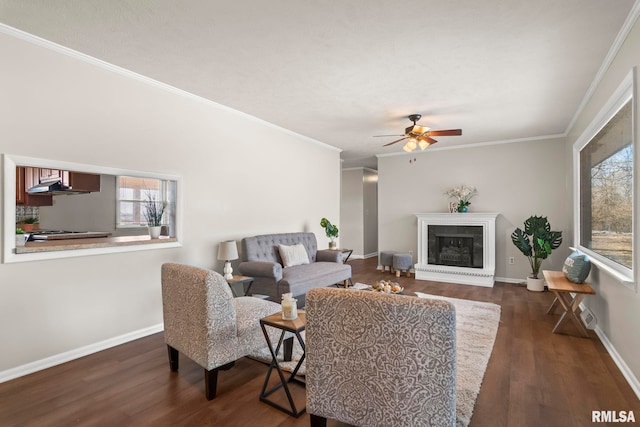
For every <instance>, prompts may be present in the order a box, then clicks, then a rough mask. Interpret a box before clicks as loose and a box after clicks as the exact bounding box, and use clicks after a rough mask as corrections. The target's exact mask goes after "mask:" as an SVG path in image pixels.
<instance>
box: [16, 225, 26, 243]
mask: <svg viewBox="0 0 640 427" xmlns="http://www.w3.org/2000/svg"><path fill="white" fill-rule="evenodd" d="M26 237H27V236H26V235H25V234H24V229H22V228H20V227H16V247H18V246H24V243H25V241H26Z"/></svg>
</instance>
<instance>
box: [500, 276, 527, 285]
mask: <svg viewBox="0 0 640 427" xmlns="http://www.w3.org/2000/svg"><path fill="white" fill-rule="evenodd" d="M495 281H496V282H505V283H515V284H517V285H522V284H523V283H524V284H525V285H526V280H525V279H512V278H511V277H496V278H495Z"/></svg>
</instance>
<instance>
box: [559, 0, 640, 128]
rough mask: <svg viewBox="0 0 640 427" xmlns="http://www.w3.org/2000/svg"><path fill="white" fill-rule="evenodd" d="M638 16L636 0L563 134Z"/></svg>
mask: <svg viewBox="0 0 640 427" xmlns="http://www.w3.org/2000/svg"><path fill="white" fill-rule="evenodd" d="M639 16H640V0H636V2H635V3H634V4H633V7H632V8H631V11H630V12H629V15H627V19H626V20H625V21H624V24H622V28H620V31H619V32H618V35H617V36H616V38H615V40H614V41H613V44H612V45H611V48H610V49H609V52H608V53H607V56H605V57H604V60H603V61H602V64H601V65H600V68H599V69H598V72H597V73H596V75H595V77H594V78H593V81H592V82H591V86H589V89H587V92H586V93H585V94H584V97H583V98H582V102H580V105H579V106H578V109H577V110H576V112H575V113H574V114H573V117H572V118H571V121H570V122H569V125H568V126H567V129H566V130H565V131H564V136H567V135H569V132H571V131H572V130H573V127H574V126H575V124H576V121H577V120H578V117H580V114H582V111H583V110H584V108H585V107H586V106H587V104H588V103H589V101H590V100H591V97H592V96H593V94H594V93H595V91H596V89H597V88H598V85H600V82H601V81H602V79H603V78H604V75H605V74H606V72H607V70H608V69H609V67H610V66H611V64H612V63H613V60H614V59H615V57H616V55H618V51H620V48H621V47H622V45H623V44H624V42H625V40H626V39H627V37H628V36H629V33H630V32H631V30H632V29H633V26H634V25H635V23H636V21H637V20H638V17H639Z"/></svg>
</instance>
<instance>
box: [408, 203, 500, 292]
mask: <svg viewBox="0 0 640 427" xmlns="http://www.w3.org/2000/svg"><path fill="white" fill-rule="evenodd" d="M416 216H417V217H418V259H417V261H418V262H417V264H416V265H415V272H416V279H419V280H437V281H441V282H450V283H462V284H468V285H477V286H493V281H494V273H495V220H496V217H497V216H498V214H493V213H491V214H480V213H478V214H475V213H453V214H449V213H437V214H417V215H416Z"/></svg>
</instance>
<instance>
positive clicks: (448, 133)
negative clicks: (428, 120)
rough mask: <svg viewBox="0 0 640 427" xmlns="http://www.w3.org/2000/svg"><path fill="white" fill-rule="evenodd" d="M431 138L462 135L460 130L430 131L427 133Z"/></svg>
mask: <svg viewBox="0 0 640 427" xmlns="http://www.w3.org/2000/svg"><path fill="white" fill-rule="evenodd" d="M429 135H431V136H457V135H462V129H449V130H431V131H429Z"/></svg>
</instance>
